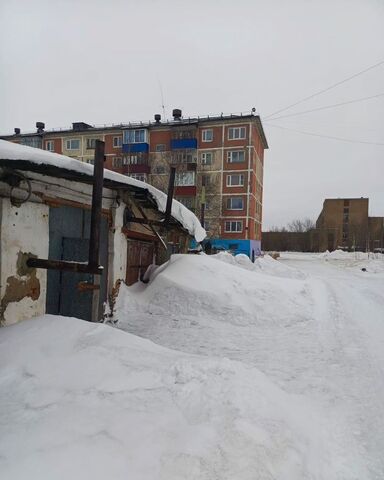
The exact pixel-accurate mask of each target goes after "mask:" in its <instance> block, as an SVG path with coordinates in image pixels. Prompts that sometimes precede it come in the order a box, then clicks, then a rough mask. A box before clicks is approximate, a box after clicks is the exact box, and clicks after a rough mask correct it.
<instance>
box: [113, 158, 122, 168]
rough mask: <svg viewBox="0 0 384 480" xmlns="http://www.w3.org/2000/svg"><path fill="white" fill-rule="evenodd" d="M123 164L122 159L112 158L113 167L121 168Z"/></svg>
mask: <svg viewBox="0 0 384 480" xmlns="http://www.w3.org/2000/svg"><path fill="white" fill-rule="evenodd" d="M122 164H123V162H122V158H121V157H113V158H112V167H115V168H116V167H121V166H122Z"/></svg>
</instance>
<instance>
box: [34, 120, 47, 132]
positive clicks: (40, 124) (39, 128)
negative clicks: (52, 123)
mask: <svg viewBox="0 0 384 480" xmlns="http://www.w3.org/2000/svg"><path fill="white" fill-rule="evenodd" d="M36 128H37V133H43V132H44V128H45V123H43V122H36Z"/></svg>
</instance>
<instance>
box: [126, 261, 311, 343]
mask: <svg viewBox="0 0 384 480" xmlns="http://www.w3.org/2000/svg"><path fill="white" fill-rule="evenodd" d="M215 257H218V258H219V259H225V260H224V261H223V262H222V261H217V260H216V259H215ZM230 258H232V260H230ZM236 258H237V257H235V258H234V257H232V256H231V255H230V254H224V253H221V254H218V255H217V256H216V255H212V256H208V255H180V254H178V255H172V257H171V259H170V260H169V261H168V262H167V263H166V264H165V265H162V266H161V267H159V268H158V269H157V270H156V271H155V273H154V274H153V276H152V279H151V281H150V283H149V284H147V285H143V284H140V283H137V284H135V285H133V286H132V287H129V288H127V287H125V286H124V285H123V286H122V290H121V292H122V293H121V295H120V296H119V300H118V306H117V310H118V312H119V315H118V319H119V326H120V327H121V328H124V329H125V328H126V329H130V328H131V327H133V325H132V324H131V322H132V321H133V318H132V317H133V316H132V313H133V312H135V314H139V315H140V321H138V320H137V318H136V321H134V323H135V330H134V333H136V334H140V327H141V326H144V324H146V326H148V327H149V328H150V324H152V323H153V321H154V320H153V317H151V316H152V315H159V316H161V318H166V319H167V321H166V324H168V325H169V323H170V322H171V323H172V318H173V317H177V318H179V319H180V318H188V319H193V320H194V321H200V320H201V321H203V322H205V321H206V319H207V318H209V322H210V323H211V324H212V322H213V321H217V322H219V323H221V324H226V325H227V326H228V325H235V326H243V327H244V326H252V325H256V324H258V323H260V322H264V321H266V320H268V322H269V323H278V324H279V325H286V324H291V323H296V322H301V321H304V319H305V314H306V313H308V308H307V306H306V299H305V296H306V291H305V288H304V284H303V283H302V282H300V281H297V280H292V279H290V282H289V284H288V283H284V284H282V283H281V279H280V278H275V277H273V276H268V277H267V276H265V275H263V274H262V273H259V272H257V271H256V270H253V269H252V270H251V271H248V269H244V267H243V266H241V268H239V267H240V264H239V263H237V261H236ZM241 261H242V262H243V261H244V259H241ZM229 262H235V264H236V265H235V266H234V265H233V264H232V265H231V264H230V263H229ZM249 264H250V265H252V266H253V264H252V263H251V262H249ZM234 267H235V268H234ZM287 268H289V267H287ZM281 304H285V306H286V308H285V309H284V310H281V309H280V308H279V306H280V305H281ZM127 322H128V324H127ZM147 324H148V325H147ZM136 328H138V329H139V330H136ZM145 328H146V327H145ZM158 329H159V331H162V332H163V333H164V334H165V333H166V331H167V326H166V325H165V324H163V323H162V324H159V325H158ZM130 331H132V330H130ZM202 342H203V339H202Z"/></svg>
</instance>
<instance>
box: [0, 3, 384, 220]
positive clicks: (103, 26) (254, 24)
mask: <svg viewBox="0 0 384 480" xmlns="http://www.w3.org/2000/svg"><path fill="white" fill-rule="evenodd" d="M383 25H384V0H317V1H311V0H290V1H288V0H268V1H266V0H253V1H252V0H237V1H235V2H234V1H233V0H232V1H226V0H188V1H186V0H141V1H138V0H136V1H135V0H125V1H123V0H109V1H107V0H102V1H99V0H92V1H91V0H89V1H88V0H77V1H73V0H66V1H60V0H33V1H32V0H29V1H27V0H18V1H15V0H0V108H1V118H0V132H1V133H3V134H5V133H12V132H13V128H14V127H16V126H17V127H20V128H21V129H22V130H31V129H33V128H34V125H35V122H36V121H44V122H45V123H46V127H47V128H54V127H61V126H67V125H70V124H71V123H72V122H74V121H85V122H89V123H92V124H104V123H117V122H127V121H134V120H149V119H151V118H152V117H153V114H154V113H157V112H159V113H162V112H161V104H162V100H161V93H160V86H159V85H160V83H161V86H162V90H163V93H164V103H165V106H166V112H167V115H168V116H170V112H171V110H172V108H182V110H183V113H184V115H185V116H192V115H206V114H213V113H220V112H224V113H231V112H232V113H237V112H240V111H250V109H251V108H252V107H256V109H257V112H258V113H259V114H260V115H261V117H262V118H263V117H267V116H268V115H269V114H271V113H273V112H275V111H277V110H280V109H281V108H284V107H286V106H288V105H290V104H292V103H294V102H296V101H298V100H300V99H302V98H304V97H306V96H309V95H311V94H312V93H315V92H317V91H319V90H322V89H324V88H327V87H328V86H330V85H332V84H334V83H336V82H338V81H340V80H343V79H345V78H347V77H349V76H351V75H353V74H354V73H357V72H359V71H361V70H364V69H365V68H368V67H369V66H371V65H374V64H376V63H378V62H379V61H381V60H384V28H383ZM379 93H384V64H383V65H381V66H380V67H377V68H375V69H372V70H370V71H369V72H367V73H365V74H363V75H360V76H358V77H357V78H355V79H353V80H351V81H348V82H346V83H344V84H342V85H340V86H338V87H336V88H334V89H332V90H330V91H329V92H326V93H324V94H322V95H319V96H316V97H315V98H313V99H311V100H309V101H306V102H303V103H302V104H300V105H297V106H296V107H294V108H291V109H289V110H286V111H285V112H282V113H281V114H280V115H288V114H291V113H295V112H299V111H303V110H309V109H312V108H317V107H322V106H326V105H330V104H335V103H341V102H345V101H349V100H354V99H359V98H362V97H367V96H372V95H377V94H379ZM383 107H384V96H383V97H378V98H375V99H371V100H367V101H363V102H358V103H352V104H349V105H344V106H342V107H339V108H333V109H328V110H324V111H319V112H313V113H308V114H305V115H299V116H292V117H288V118H284V119H283V118H282V119H276V120H274V121H273V122H272V121H270V123H265V125H264V126H265V131H266V135H267V138H268V142H269V145H270V150H269V151H267V152H266V156H265V178H264V228H268V227H269V226H271V225H282V224H285V223H287V222H288V221H289V220H291V219H293V218H298V217H299V218H301V217H304V216H309V217H311V218H313V219H316V217H317V215H318V214H319V212H320V210H321V207H322V202H323V199H324V198H325V197H343V196H348V197H360V196H369V198H370V214H371V215H384V145H371V144H360V143H352V142H342V141H337V140H332V139H328V138H320V137H315V136H309V135H304V134H300V133H296V132H293V131H291V130H286V129H284V130H283V129H281V128H277V127H276V126H274V127H272V126H271V124H272V123H273V124H275V125H279V126H282V127H285V128H288V129H294V130H301V131H305V132H310V133H316V134H320V135H328V136H334V137H341V138H345V139H349V140H354V141H364V142H372V143H382V144H384V122H383V114H384V108H383ZM276 116H277V115H276Z"/></svg>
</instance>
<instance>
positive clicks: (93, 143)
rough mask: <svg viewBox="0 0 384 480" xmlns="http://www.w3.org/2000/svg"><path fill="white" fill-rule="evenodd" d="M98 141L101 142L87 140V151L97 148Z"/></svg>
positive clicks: (91, 139)
mask: <svg viewBox="0 0 384 480" xmlns="http://www.w3.org/2000/svg"><path fill="white" fill-rule="evenodd" d="M96 140H99V139H98V138H87V149H88V150H91V149H94V148H96Z"/></svg>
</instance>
